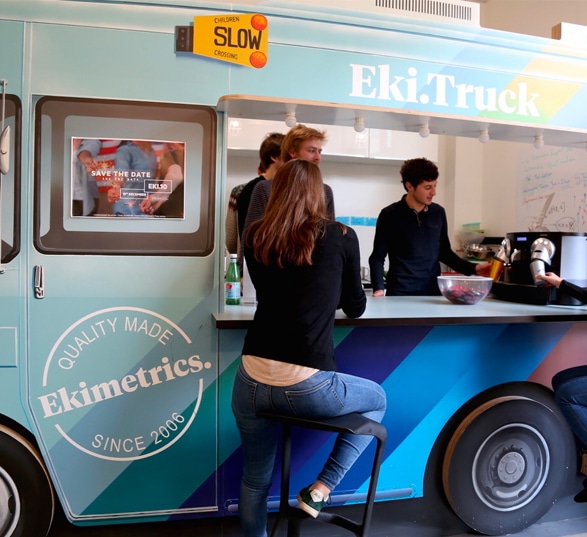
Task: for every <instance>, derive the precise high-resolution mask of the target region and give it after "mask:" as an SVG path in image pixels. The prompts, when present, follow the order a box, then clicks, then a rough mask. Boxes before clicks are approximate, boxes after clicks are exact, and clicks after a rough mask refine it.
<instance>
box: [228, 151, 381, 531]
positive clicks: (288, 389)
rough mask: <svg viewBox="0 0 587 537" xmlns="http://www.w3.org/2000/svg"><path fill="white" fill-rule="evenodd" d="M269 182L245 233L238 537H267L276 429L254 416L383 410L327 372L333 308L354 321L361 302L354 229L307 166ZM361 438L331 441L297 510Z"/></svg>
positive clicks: (356, 451) (372, 414) (376, 414)
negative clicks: (246, 324)
mask: <svg viewBox="0 0 587 537" xmlns="http://www.w3.org/2000/svg"><path fill="white" fill-rule="evenodd" d="M272 183H273V186H272V189H271V195H270V197H269V201H268V204H267V207H266V210H265V212H264V215H263V216H262V217H261V219H260V220H257V221H256V222H254V223H252V224H251V226H250V228H248V230H247V231H246V232H245V237H244V241H245V242H244V244H245V249H244V253H245V259H246V262H247V266H248V267H249V271H250V275H251V280H252V282H253V285H254V286H255V290H256V294H257V301H258V302H257V308H256V311H255V316H254V319H253V324H252V326H251V328H249V330H248V332H247V334H246V336H245V341H244V345H243V349H242V363H241V364H240V367H239V369H238V371H237V374H236V378H235V382H234V387H233V394H232V409H233V413H234V416H235V418H236V423H237V426H238V429H239V431H240V435H241V442H242V450H243V460H244V467H243V476H242V480H241V492H240V498H239V515H240V519H241V527H242V530H243V533H244V535H245V536H246V537H266V535H267V528H266V526H267V496H268V493H269V488H270V486H271V482H272V476H273V467H274V463H275V456H276V449H277V428H278V425H277V424H276V423H275V422H274V421H273V420H267V419H264V418H261V417H259V416H258V415H257V413H258V412H259V411H272V412H279V413H282V414H289V415H292V416H298V417H307V418H327V417H334V416H340V415H345V414H349V413H351V412H358V413H360V414H363V415H364V416H366V417H368V418H370V419H372V420H375V421H377V422H381V420H382V418H383V415H384V413H385V408H386V396H385V391H384V390H383V389H382V388H381V386H380V385H379V384H377V383H376V382H373V381H371V380H368V379H364V378H360V377H356V376H353V375H347V374H343V373H338V372H337V371H336V361H335V357H334V339H333V331H334V319H335V313H336V310H337V309H338V308H341V309H342V311H343V312H344V313H345V314H346V315H347V316H348V317H353V318H354V317H359V316H361V315H362V314H363V312H364V311H365V307H366V301H367V299H366V297H365V292H364V291H363V287H362V285H361V274H360V252H359V242H358V239H357V235H356V233H355V231H354V230H353V229H352V228H350V227H346V226H344V225H342V224H340V223H338V222H335V221H333V220H332V219H331V218H330V217H329V216H328V214H327V209H326V201H325V194H324V184H323V181H322V175H321V174H320V169H319V168H318V166H317V165H316V164H314V163H312V162H309V161H307V160H301V159H295V160H291V161H289V162H288V163H286V164H284V165H283V166H282V167H281V168H279V170H278V171H277V173H276V175H275V178H274V179H273V181H272ZM370 441H371V437H369V436H365V435H349V434H341V435H339V436H338V437H337V439H336V441H335V443H334V447H333V449H332V452H331V453H330V456H329V457H328V460H327V461H326V463H325V465H324V467H323V469H322V471H321V472H320V474H319V475H318V476H317V478H316V479H315V481H314V482H313V483H312V484H311V485H309V486H308V487H305V488H303V489H302V490H301V491H300V492H299V494H298V497H297V499H298V506H299V507H300V508H301V509H303V510H304V511H305V512H307V513H308V514H310V515H311V516H314V517H316V516H318V513H319V512H320V509H322V507H323V506H324V505H325V504H326V503H327V502H328V498H329V495H330V493H331V491H332V490H333V489H334V488H335V487H336V486H337V485H338V484H339V483H340V481H341V480H342V478H343V477H344V475H345V474H346V472H347V471H348V470H349V469H350V468H351V466H352V465H353V463H354V462H355V461H356V459H357V458H358V457H359V455H360V454H361V453H362V452H363V450H364V449H365V448H366V447H367V445H368V444H369V442H370Z"/></svg>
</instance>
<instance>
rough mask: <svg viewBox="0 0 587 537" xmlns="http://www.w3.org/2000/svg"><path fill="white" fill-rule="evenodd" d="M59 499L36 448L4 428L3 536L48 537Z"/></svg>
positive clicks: (0, 442) (0, 443) (0, 437)
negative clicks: (54, 492)
mask: <svg viewBox="0 0 587 537" xmlns="http://www.w3.org/2000/svg"><path fill="white" fill-rule="evenodd" d="M54 509H55V497H54V494H53V487H52V486H51V481H50V479H49V476H48V474H47V472H46V470H45V467H44V465H43V463H42V461H41V458H40V456H39V454H38V452H37V450H36V449H35V447H34V446H33V445H32V444H31V443H30V442H28V441H27V440H26V439H25V438H24V437H22V436H21V435H19V434H18V433H16V432H15V431H13V430H11V429H8V428H6V427H3V426H0V537H45V536H46V535H47V534H48V533H49V529H50V528H51V523H52V521H53V513H54Z"/></svg>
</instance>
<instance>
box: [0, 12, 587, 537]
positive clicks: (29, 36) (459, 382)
mask: <svg viewBox="0 0 587 537" xmlns="http://www.w3.org/2000/svg"><path fill="white" fill-rule="evenodd" d="M365 3H367V2H365ZM437 3H442V2H434V1H433V0H430V4H429V5H430V6H433V7H434V6H435V5H436V4H437ZM458 3H459V4H463V5H462V6H456V7H455V6H453V5H452V4H450V3H448V4H447V5H448V6H449V8H450V9H454V10H456V11H455V14H456V17H457V19H459V20H456V21H455V20H448V19H447V20H440V21H439V20H434V23H431V22H430V20H431V19H430V17H428V18H427V16H426V15H425V14H424V15H423V16H421V17H420V16H418V15H417V14H413V13H407V14H406V13H401V10H399V9H397V10H390V11H385V10H384V7H382V6H378V5H377V3H376V4H375V6H371V5H370V4H369V6H368V9H365V10H361V9H360V7H358V5H357V4H359V3H358V2H357V3H356V4H355V5H352V6H350V7H348V8H337V7H334V6H328V5H326V4H327V3H324V4H325V6H323V7H321V6H313V5H312V4H305V3H303V2H300V3H296V2H280V1H275V2H271V1H269V2H260V3H252V4H246V3H240V4H239V3H237V4H223V3H220V2H196V1H194V2H183V3H181V5H180V3H177V4H176V5H173V6H169V7H164V6H162V5H161V4H160V3H153V2H149V1H143V2H138V1H137V2H134V1H130V2H125V3H124V4H123V3H118V2H111V3H102V2H69V1H58V0H54V1H46V0H45V1H40V0H39V1H37V0H24V1H23V0H4V1H3V3H2V6H0V51H1V52H2V54H1V56H0V81H1V83H2V94H3V95H2V97H3V101H2V102H3V115H2V131H1V132H2V138H0V147H1V148H2V149H3V150H5V152H4V154H3V155H0V157H1V158H2V160H1V161H0V164H1V166H0V171H1V172H2V175H1V180H2V205H1V220H0V221H1V223H2V226H1V228H0V234H1V237H2V265H1V273H0V296H1V304H2V308H1V310H0V367H1V375H0V501H2V502H4V505H2V506H1V508H0V513H2V520H0V537H8V536H17V535H18V536H27V537H31V536H36V535H44V534H45V533H46V531H47V529H48V528H49V526H50V522H51V518H52V515H53V512H54V509H55V505H56V503H59V504H60V505H61V507H62V508H63V510H64V512H65V514H66V515H67V517H68V519H69V520H71V521H72V522H73V523H76V524H86V525H91V524H106V523H114V522H120V521H131V522H132V521H146V520H153V521H161V520H168V519H174V518H175V519H177V518H182V517H192V518H197V517H211V516H233V515H235V514H236V513H237V512H238V489H239V476H240V465H241V462H240V451H239V445H240V440H239V435H238V431H237V429H236V427H235V424H234V420H233V418H232V414H231V409H230V397H231V387H232V380H233V378H234V373H235V370H236V367H237V364H238V362H239V359H240V347H241V345H242V338H243V335H244V330H245V329H246V323H244V324H242V325H238V323H237V325H235V326H234V327H232V328H231V327H230V326H229V324H230V323H228V324H227V325H225V327H223V326H222V323H218V322H216V321H215V317H214V316H215V315H216V314H218V313H222V312H223V310H224V300H223V292H224V287H223V271H224V266H225V265H224V263H225V261H224V260H225V255H224V229H223V226H224V216H225V211H226V207H225V200H226V197H227V196H226V189H227V186H226V185H227V178H226V167H227V132H228V120H229V118H230V117H243V118H252V119H276V118H278V117H279V119H283V118H284V117H285V115H286V114H287V113H289V114H291V115H294V116H297V120H298V121H305V122H316V123H317V122H318V121H313V119H314V120H315V119H321V120H322V123H323V124H327V125H328V124H330V125H337V124H341V123H343V122H347V124H348V125H352V122H353V121H354V120H355V119H356V116H357V115H360V116H361V118H362V119H364V120H365V121H367V122H368V124H370V125H373V126H376V125H378V126H379V127H380V128H388V129H396V130H404V129H408V127H409V128H411V130H417V129H418V124H419V123H421V122H422V120H421V118H422V117H426V118H429V119H430V120H431V121H432V120H434V119H435V118H436V119H437V120H438V122H444V123H443V125H444V127H443V128H444V129H445V132H446V133H447V134H451V133H452V134H457V133H458V132H459V130H460V125H462V124H467V125H469V124H473V123H474V122H479V121H483V122H490V123H492V124H494V125H495V126H496V130H495V131H496V132H499V130H500V129H502V131H503V132H504V134H503V137H504V139H507V137H508V136H510V134H509V129H511V128H512V126H515V127H516V128H517V129H519V131H517V132H525V131H527V132H530V131H532V132H533V131H534V130H536V128H537V127H538V128H540V129H542V130H543V131H548V130H549V129H551V130H552V131H553V132H557V133H559V135H562V134H568V136H574V135H578V134H581V133H582V132H584V130H583V131H582V130H581V129H582V126H583V125H585V124H587V121H586V118H585V117H583V116H584V115H585V112H584V107H577V106H575V103H576V102H580V101H581V99H584V96H583V95H582V94H583V93H584V91H585V89H584V87H587V85H585V78H587V75H586V74H585V73H586V67H587V57H586V55H585V53H584V51H583V52H578V51H576V50H574V49H572V47H568V46H565V45H564V44H561V45H557V44H556V42H555V41H553V40H546V39H540V38H533V37H529V36H518V35H512V34H505V33H503V32H495V31H490V30H485V29H482V28H480V27H479V26H478V25H477V24H475V22H474V21H473V22H472V23H468V22H467V17H468V16H469V15H470V14H471V13H472V14H473V19H474V15H475V13H476V10H478V6H477V5H475V4H473V5H471V6H470V7H469V6H468V3H466V2H458ZM457 8H458V9H457ZM463 10H464V11H463ZM471 10H472V11H471ZM265 39H266V43H265V46H266V48H265V49H263V46H264V40H265ZM199 47H201V48H199ZM255 53H262V54H255ZM533 62H535V63H533ZM556 66H559V67H556ZM560 66H563V67H560ZM554 95H557V96H558V97H557V99H554V102H553V96H554ZM545 100H546V101H547V104H546V105H545V104H544V102H545ZM358 112H360V114H358ZM304 114H305V115H304ZM582 114H583V116H582ZM312 118H313V119H312ZM475 124H476V123H475ZM506 131H507V132H506ZM561 133H562V134H561ZM498 136H499V135H498ZM88 144H89V145H88ZM84 147H93V150H92V151H94V153H93V154H92V156H93V158H94V160H96V161H97V162H98V164H99V165H98V166H97V167H94V168H93V169H89V168H86V167H85V166H83V165H81V163H80V161H79V159H78V155H79V154H80V152H81V150H82V149H83V148H84ZM138 147H147V148H148V150H147V151H146V152H145V153H148V154H151V155H154V159H155V160H154V161H153V160H152V159H151V161H150V163H151V164H145V163H144V162H143V163H142V164H140V165H139V164H137V163H136V162H135V161H133V160H132V158H131V156H132V155H131V154H132V152H133V151H136V149H137V148H138ZM117 149H118V150H121V153H124V152H126V153H127V157H128V158H127V160H126V165H125V166H124V167H122V168H121V167H116V166H115V165H114V161H115V158H116V157H115V156H113V155H114V152H115V151H116V150H117ZM169 158H173V163H172V164H174V165H175V166H176V170H179V172H178V173H177V174H176V175H175V176H174V175H173V174H171V175H167V172H165V173H164V171H163V170H164V169H165V170H167V168H164V165H163V163H164V162H165V161H166V160H168V159H169ZM139 160H140V159H139ZM153 162H155V165H153ZM178 178H179V179H178ZM88 183H90V184H92V185H93V186H92V187H91V188H90V187H88V186H87V185H88ZM179 184H181V188H180V189H178V185H179ZM112 187H115V188H116V189H118V190H119V192H118V193H117V195H116V197H115V199H109V198H108V196H109V190H112ZM80 188H81V191H82V194H79V189H80ZM84 188H87V189H86V190H84ZM176 189H177V191H178V192H179V191H181V189H182V190H183V193H182V198H181V200H180V203H179V209H176V211H175V212H172V211H169V212H165V211H164V210H160V207H157V203H156V202H157V201H162V200H166V199H167V198H166V197H165V192H164V193H163V197H161V196H162V194H161V191H162V190H163V191H165V190H167V191H169V192H171V191H176ZM88 197H89V198H90V199H88ZM169 201H170V200H169ZM143 202H145V203H147V204H148V205H149V206H152V207H153V212H154V213H157V214H154V215H153V214H148V213H146V212H144V207H143ZM163 205H165V204H163ZM88 207H93V211H88V210H87V208H88ZM141 207H143V208H141ZM284 307H287V301H286V300H284ZM479 307H482V306H479ZM423 314H424V312H423ZM423 316H424V315H423ZM510 321H512V319H511V318H510V319H509V320H508V321H504V322H501V323H500V322H491V323H481V322H479V323H475V322H470V323H464V324H463V325H462V326H461V325H460V324H459V323H456V322H455V323H452V322H447V321H446V319H445V320H438V322H432V321H430V320H428V321H422V322H414V321H411V322H403V321H402V320H401V319H400V320H398V321H397V322H395V323H388V324H386V323H379V324H380V326H375V325H374V326H368V325H365V326H359V325H356V326H353V325H346V326H345V325H344V323H342V324H339V325H337V328H336V342H335V343H336V353H337V359H338V362H339V365H340V368H341V369H344V370H345V371H349V372H355V373H357V374H361V375H363V376H369V377H370V378H373V379H375V380H377V381H379V382H381V384H382V385H383V386H384V387H385V389H386V391H387V392H388V397H389V411H388V414H387V417H386V421H385V423H386V425H387V427H388V430H389V441H388V445H387V448H386V457H385V461H384V463H383V468H382V473H381V477H380V480H379V486H378V491H379V493H378V498H379V499H380V500H381V501H387V500H395V499H402V498H413V497H419V496H422V495H424V494H425V489H426V488H427V487H432V488H434V489H435V490H436V489H438V490H442V491H443V493H444V494H446V495H447V497H448V499H449V502H450V504H451V506H452V507H453V508H454V509H455V511H457V513H458V514H459V516H461V517H462V518H463V520H464V521H465V522H466V523H468V524H470V525H471V527H474V528H475V529H478V530H479V531H481V532H484V533H489V534H491V533H493V534H499V533H509V532H511V531H517V530H519V529H522V528H523V527H525V526H527V525H528V524H531V523H533V522H535V521H536V520H538V519H539V518H540V517H541V516H542V515H543V514H544V513H546V511H547V510H548V507H549V506H550V505H551V504H552V501H553V500H554V499H555V495H556V493H557V491H558V489H559V487H560V484H561V482H562V480H564V479H565V477H566V476H568V475H569V473H568V468H573V465H574V457H575V452H574V445H573V440H572V436H571V434H570V432H569V430H568V428H567V427H566V425H565V423H564V420H562V418H561V416H560V414H559V413H558V411H557V409H556V406H555V405H554V402H553V400H552V393H551V391H550V389H549V388H550V386H549V383H550V375H549V374H547V373H552V372H553V368H554V370H555V369H556V367H560V363H558V362H557V358H558V356H559V354H560V353H559V351H558V350H557V349H561V348H564V349H566V350H567V351H569V349H570V352H569V353H567V358H568V359H569V356H570V359H571V361H572V358H573V357H574V356H575V355H576V354H577V347H576V345H575V343H576V341H577V340H578V338H580V337H582V336H584V334H585V328H584V325H583V321H584V319H582V318H581V319H579V321H578V322H573V321H572V320H567V319H564V320H557V319H554V320H552V322H545V323H540V324H536V323H533V322H517V321H516V322H510ZM573 349H574V351H573ZM575 357H576V356H575ZM576 358H577V359H579V358H578V357H576ZM553 363H556V365H553ZM504 431H505V432H504ZM329 441H330V440H329V439H328V438H323V437H321V436H320V435H316V434H314V435H312V436H310V437H308V438H305V439H304V442H305V451H304V454H305V457H304V460H303V461H302V460H297V461H296V463H295V464H296V466H295V469H294V471H293V481H294V483H295V484H301V485H302V486H303V485H304V484H305V482H306V480H307V479H308V476H310V475H313V474H315V473H316V471H317V469H318V468H319V467H320V465H321V463H322V462H323V460H324V458H325V455H326V453H327V449H328V445H329V444H328V442H329ZM483 446H490V448H487V449H484V448H483ZM456 459H458V460H459V463H460V464H461V463H462V470H461V471H458V470H455V466H456V465H455V464H452V463H454V461H455V460H456ZM497 460H499V461H500V463H497V464H496V463H495V461H497ZM530 465H532V467H530ZM472 468H476V469H475V470H474V471H478V472H479V474H483V473H484V474H485V475H484V476H479V477H478V479H475V480H474V482H475V483H477V484H480V486H481V485H486V484H487V483H488V482H490V483H491V485H490V486H488V488H491V489H492V491H491V493H484V492H483V490H479V489H478V488H475V486H473V489H471V490H470V489H467V488H464V491H465V492H463V493H460V492H459V489H460V487H459V486H457V485H456V484H455V481H456V482H457V483H458V482H459V480H466V478H467V476H466V475H465V474H467V473H468V474H471V471H472ZM510 468H512V469H513V473H510ZM368 477H369V462H368V461H366V462H361V461H359V462H358V463H357V465H356V467H354V468H353V470H352V471H351V472H350V473H349V475H348V476H347V477H346V478H345V481H344V482H343V483H342V484H341V487H340V491H337V495H336V496H335V497H334V498H333V500H334V503H335V504H342V503H353V502H360V501H362V500H363V499H364V497H365V491H366V485H367V482H368ZM469 478H470V475H469ZM467 496H469V497H467ZM277 499H278V491H277V489H276V488H275V489H272V491H271V497H270V505H269V507H270V508H274V507H275V506H276V504H277ZM9 506H10V508H9ZM477 519H480V522H479V523H478V522H477Z"/></svg>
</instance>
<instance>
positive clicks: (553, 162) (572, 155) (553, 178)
mask: <svg viewBox="0 0 587 537" xmlns="http://www.w3.org/2000/svg"><path fill="white" fill-rule="evenodd" d="M518 168H519V169H518V185H517V203H516V226H517V230H518V231H566V232H575V233H576V232H585V231H587V151H585V150H584V149H575V148H568V147H548V146H545V147H544V148H542V149H535V148H534V147H532V146H529V147H524V148H523V149H521V150H520V154H519V160H518Z"/></svg>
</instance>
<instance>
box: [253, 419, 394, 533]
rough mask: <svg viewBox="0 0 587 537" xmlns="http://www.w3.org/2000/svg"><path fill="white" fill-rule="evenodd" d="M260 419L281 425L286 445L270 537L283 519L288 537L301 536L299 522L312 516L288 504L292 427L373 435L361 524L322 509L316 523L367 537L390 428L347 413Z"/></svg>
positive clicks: (282, 457)
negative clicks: (371, 458) (277, 502)
mask: <svg viewBox="0 0 587 537" xmlns="http://www.w3.org/2000/svg"><path fill="white" fill-rule="evenodd" d="M257 416H259V417H261V418H265V419H269V420H273V421H276V422H279V423H280V424H281V425H282V432H283V443H282V452H281V487H280V497H279V511H278V514H277V519H276V520H275V525H274V526H273V530H272V532H271V537H276V536H277V532H278V529H279V526H280V524H281V522H282V521H283V520H287V521H288V531H287V536H288V537H299V535H300V522H301V521H302V520H304V519H307V518H309V515H308V514H307V513H305V512H304V511H302V510H301V509H298V508H296V507H292V506H290V505H289V488H290V463H291V428H292V427H303V428H306V429H314V430H320V431H327V432H333V433H339V434H340V433H347V434H360V435H369V436H373V437H374V438H375V439H376V440H377V448H376V450H375V457H374V460H373V468H372V470H371V477H370V481H369V490H368V492H367V498H366V501H365V509H364V511H363V517H362V520H361V522H356V521H354V520H350V519H349V518H347V517H344V516H342V515H340V514H337V513H332V512H329V511H328V510H322V511H320V513H319V514H318V517H317V520H320V521H322V522H326V523H329V524H335V525H337V526H339V527H342V528H344V529H346V530H348V531H351V532H352V533H354V534H355V535H356V536H357V537H367V535H368V532H369V527H370V525H371V516H372V513H373V504H374V502H375V495H376V492H377V480H378V478H379V468H380V466H381V462H382V460H383V450H384V448H385V441H386V439H387V429H386V428H385V426H384V425H382V424H381V423H378V422H376V421H373V420H371V419H369V418H366V417H365V416H363V415H361V414H358V413H351V414H345V415H343V416H336V417H334V418H321V419H320V418H299V417H295V416H288V415H284V414H276V413H273V412H258V413H257Z"/></svg>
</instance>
